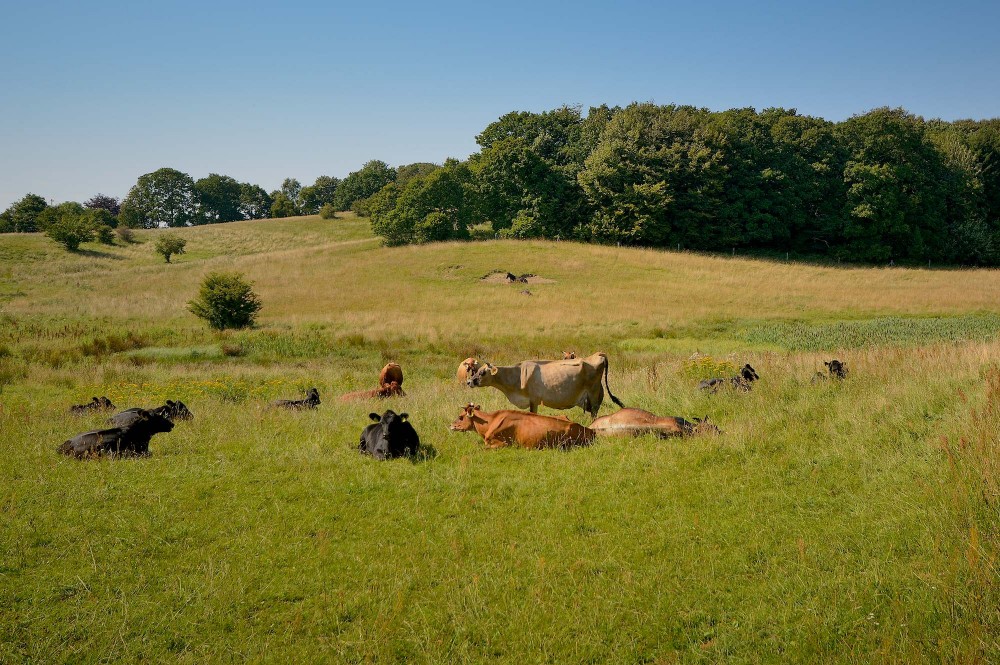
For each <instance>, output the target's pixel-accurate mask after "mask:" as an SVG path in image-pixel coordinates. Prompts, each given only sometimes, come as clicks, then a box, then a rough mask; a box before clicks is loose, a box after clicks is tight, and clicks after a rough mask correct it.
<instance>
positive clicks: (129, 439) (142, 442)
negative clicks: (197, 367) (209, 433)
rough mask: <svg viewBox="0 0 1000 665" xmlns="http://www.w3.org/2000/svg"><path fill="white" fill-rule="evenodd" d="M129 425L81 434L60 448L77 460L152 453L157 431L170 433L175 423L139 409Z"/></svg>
mask: <svg viewBox="0 0 1000 665" xmlns="http://www.w3.org/2000/svg"><path fill="white" fill-rule="evenodd" d="M137 411H138V413H137V414H136V418H135V419H134V420H133V421H132V423H131V424H130V425H128V426H127V427H112V428H110V429H101V430H95V431H93V432H85V433H83V434H77V435H76V436H74V437H73V438H72V439H69V440H68V441H64V442H63V444H62V445H61V446H59V448H58V451H59V452H60V453H63V454H64V455H72V456H73V457H76V458H77V459H82V458H84V457H100V456H101V455H148V454H149V441H150V439H152V438H153V435H154V434H158V433H160V432H169V431H170V430H172V429H173V428H174V424H173V423H172V422H170V421H169V420H167V419H166V418H164V417H163V416H161V415H159V414H157V413H151V412H149V411H145V410H143V409H138V410H137Z"/></svg>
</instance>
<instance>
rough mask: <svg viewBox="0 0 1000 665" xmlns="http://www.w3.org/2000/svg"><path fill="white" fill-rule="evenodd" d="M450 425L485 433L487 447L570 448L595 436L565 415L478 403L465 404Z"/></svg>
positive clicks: (586, 442)
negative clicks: (486, 406)
mask: <svg viewBox="0 0 1000 665" xmlns="http://www.w3.org/2000/svg"><path fill="white" fill-rule="evenodd" d="M448 429H450V430H451V431H453V432H471V431H473V430H475V432H476V433H478V434H479V436H481V437H483V441H484V442H485V443H486V447H487V448H503V447H504V446H520V447H521V448H529V449H536V448H569V447H570V446H583V445H587V444H588V443H590V442H591V441H593V440H594V436H595V434H594V431H593V430H592V429H590V428H588V427H584V426H583V425H580V424H578V423H574V422H572V421H571V420H569V419H568V418H565V417H562V416H560V417H558V418H555V417H553V416H540V415H538V414H537V413H525V412H524V411H512V410H504V411H493V412H489V413H487V412H486V411H483V410H482V409H481V407H480V406H479V405H478V404H468V405H466V407H465V408H464V409H462V413H461V414H460V415H459V416H458V419H457V420H455V422H453V423H452V424H451V426H450V427H449V428H448Z"/></svg>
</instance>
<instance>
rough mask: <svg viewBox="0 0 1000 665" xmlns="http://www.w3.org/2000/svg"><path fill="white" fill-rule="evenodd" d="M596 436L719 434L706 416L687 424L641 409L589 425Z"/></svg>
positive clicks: (611, 416)
mask: <svg viewBox="0 0 1000 665" xmlns="http://www.w3.org/2000/svg"><path fill="white" fill-rule="evenodd" d="M590 429H592V430H594V431H595V432H597V435H598V436H642V435H644V434H656V435H657V436H659V437H660V438H661V439H667V438H670V437H672V436H691V435H693V434H720V431H719V428H718V427H716V426H715V425H714V424H712V423H710V422H708V416H705V417H704V418H695V419H694V422H689V421H687V420H684V419H683V418H675V417H665V418H664V417H660V416H658V415H656V414H655V413H650V412H649V411H643V410H642V409H622V410H620V411H619V412H618V413H612V414H611V415H610V416H601V417H600V418H597V419H595V420H594V422H592V423H590Z"/></svg>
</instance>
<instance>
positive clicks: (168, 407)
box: [108, 399, 194, 427]
mask: <svg viewBox="0 0 1000 665" xmlns="http://www.w3.org/2000/svg"><path fill="white" fill-rule="evenodd" d="M147 410H148V411H149V412H150V413H155V414H157V415H160V416H163V417H164V418H166V419H167V420H169V421H170V422H174V421H176V420H191V419H192V418H194V414H193V413H191V411H190V410H189V409H188V408H187V405H186V404H184V402H182V401H180V400H177V401H176V402H175V401H173V400H169V399H168V400H167V402H166V404H164V405H163V406H158V407H156V408H154V409H147ZM142 412H143V409H137V408H133V409H125V410H124V411H122V412H121V413H116V414H115V415H113V416H111V417H110V418H108V424H109V425H114V426H115V427H128V426H129V425H131V424H132V423H133V422H135V421H136V420H137V419H138V418H139V414H141V413H142Z"/></svg>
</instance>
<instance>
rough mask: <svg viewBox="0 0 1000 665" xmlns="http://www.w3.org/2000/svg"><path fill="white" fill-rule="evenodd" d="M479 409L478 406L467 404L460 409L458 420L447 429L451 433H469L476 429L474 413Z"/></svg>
mask: <svg viewBox="0 0 1000 665" xmlns="http://www.w3.org/2000/svg"><path fill="white" fill-rule="evenodd" d="M479 409H480V406H479V405H478V404H473V403H472V402H469V403H468V404H466V405H465V406H464V407H462V413H460V414H458V418H456V419H455V422H453V423H452V424H451V425H449V426H448V429H450V430H451V431H452V432H471V431H472V430H474V429H475V428H476V424H475V412H476V411H478V410H479Z"/></svg>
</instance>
